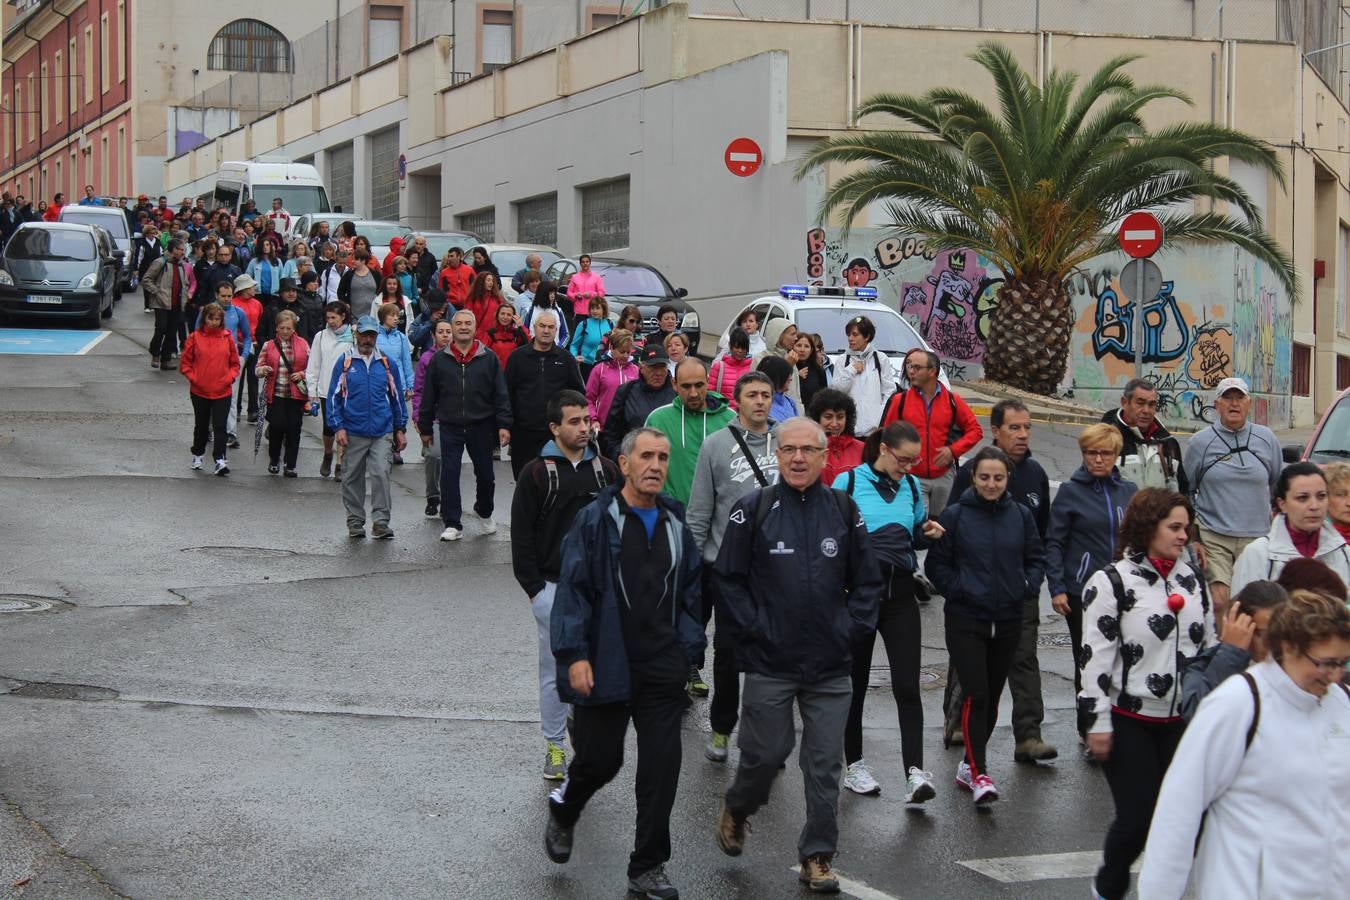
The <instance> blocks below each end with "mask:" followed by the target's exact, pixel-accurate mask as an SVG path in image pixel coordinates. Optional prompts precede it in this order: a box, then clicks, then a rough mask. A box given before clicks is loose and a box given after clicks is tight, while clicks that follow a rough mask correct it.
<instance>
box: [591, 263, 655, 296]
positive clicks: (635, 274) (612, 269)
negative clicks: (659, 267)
mask: <svg viewBox="0 0 1350 900" xmlns="http://www.w3.org/2000/svg"><path fill="white" fill-rule="evenodd" d="M595 270H596V271H597V272H599V273H600V277H602V278H603V279H604V280H605V293H606V294H618V295H620V296H623V297H663V298H664V297H671V296H674V291H672V290H671V289H670V285H668V284H666V280H665V279H664V278H662V277H661V276H660V275H658V274H656V272H655V271H653V270H652V269H648V268H647V267H646V266H599V265H597V266H596V267H595Z"/></svg>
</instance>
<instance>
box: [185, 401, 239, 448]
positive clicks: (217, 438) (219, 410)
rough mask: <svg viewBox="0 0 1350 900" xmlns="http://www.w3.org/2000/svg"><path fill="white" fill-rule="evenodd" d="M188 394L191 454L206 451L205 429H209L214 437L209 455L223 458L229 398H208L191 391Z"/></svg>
mask: <svg viewBox="0 0 1350 900" xmlns="http://www.w3.org/2000/svg"><path fill="white" fill-rule="evenodd" d="M188 396H189V397H191V398H192V418H193V423H192V455H193V456H201V455H203V454H204V453H206V438H207V430H208V429H210V431H211V432H212V433H213V434H212V437H213V438H214V447H213V448H212V454H211V456H212V458H213V459H224V458H225V444H226V440H227V439H226V437H225V421H226V419H228V418H229V415H230V398H229V397H221V398H219V399H217V400H208V399H206V398H205V397H198V396H197V395H196V394H193V393H189V394H188Z"/></svg>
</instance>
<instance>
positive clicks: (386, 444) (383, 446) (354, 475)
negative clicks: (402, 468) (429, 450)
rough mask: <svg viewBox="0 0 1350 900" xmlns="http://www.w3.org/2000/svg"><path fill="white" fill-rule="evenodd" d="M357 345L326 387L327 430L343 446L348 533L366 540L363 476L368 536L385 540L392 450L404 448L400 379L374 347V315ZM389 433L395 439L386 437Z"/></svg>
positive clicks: (362, 323)
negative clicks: (368, 496) (367, 482)
mask: <svg viewBox="0 0 1350 900" xmlns="http://www.w3.org/2000/svg"><path fill="white" fill-rule="evenodd" d="M353 330H354V331H355V332H356V343H355V344H354V345H352V348H351V349H350V350H349V351H348V352H347V353H346V354H345V355H343V356H342V358H340V359H339V360H338V361H337V363H336V364H335V365H334V366H333V378H332V382H331V385H330V387H329V388H328V405H327V411H328V427H329V428H331V429H332V430H333V432H334V441H335V442H336V443H337V445H338V446H339V447H342V448H345V452H344V456H343V468H342V505H343V506H345V507H346V508H347V535H348V536H349V537H353V538H363V537H365V536H366V478H367V476H369V478H370V515H371V518H373V519H374V520H375V524H374V526H373V527H372V528H371V530H370V536H371V537H373V538H375V539H376V540H382V541H387V540H389V539H390V538H392V537H393V536H394V532H393V531H392V530H390V528H389V506H390V497H389V469H390V466H392V464H393V462H392V457H391V455H390V454H391V450H397V451H402V450H403V448H404V447H406V446H407V445H408V438H407V424H408V423H407V414H406V412H405V409H406V407H405V406H404V403H403V379H402V376H401V374H400V372H399V368H398V365H397V364H395V363H391V362H390V361H389V359H388V358H386V357H385V355H384V354H383V353H381V352H380V351H379V350H378V349H376V347H375V339H376V336H377V335H378V334H379V331H380V326H379V323H378V322H376V321H375V317H374V316H362V317H361V318H360V319H359V320H358V321H357V323H356V328H355V329H353ZM391 433H392V434H393V440H392V441H390V439H389V436H390V434H391Z"/></svg>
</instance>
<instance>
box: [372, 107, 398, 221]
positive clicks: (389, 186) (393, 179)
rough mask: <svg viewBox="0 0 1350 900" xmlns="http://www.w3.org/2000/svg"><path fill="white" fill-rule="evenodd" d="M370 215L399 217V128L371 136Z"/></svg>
mask: <svg viewBox="0 0 1350 900" xmlns="http://www.w3.org/2000/svg"><path fill="white" fill-rule="evenodd" d="M370 217H371V218H372V219H388V220H391V221H393V220H397V219H398V129H397V128H389V129H386V130H385V131H381V132H379V133H378V134H374V135H371V138H370Z"/></svg>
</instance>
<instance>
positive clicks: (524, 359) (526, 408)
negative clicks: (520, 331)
mask: <svg viewBox="0 0 1350 900" xmlns="http://www.w3.org/2000/svg"><path fill="white" fill-rule="evenodd" d="M557 336H558V314H557V313H555V312H553V311H552V310H543V311H541V312H540V313H539V315H537V316H535V317H534V340H532V341H531V342H530V343H528V344H526V345H525V346H523V347H517V348H516V349H515V350H512V351H511V355H510V356H508V357H507V358H506V394H507V397H509V398H510V400H511V421H512V426H511V474H512V475H513V476H514V477H515V479H516V481H520V472H521V470H522V469H523V468H525V464H526V463H528V462H529V461H530V460H532V459H534V458H535V457H537V456H538V455H539V451H540V448H541V447H543V446H544V445H545V444H546V443H548V441H549V438H550V436H551V431H552V428H553V419H552V418H551V417H550V414H549V412H548V410H549V402H550V398H552V397H553V395H554V394H556V393H557V392H558V391H562V390H573V391H581V392H583V393H584V392H585V390H586V385H585V384H583V383H582V380H581V371H580V370H579V369H578V368H577V361H576V360H575V359H574V358H573V357H572V354H570V353H568V352H567V351H566V350H564V349H563V348H562V347H559V346H558V345H557V343H556V340H557Z"/></svg>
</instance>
